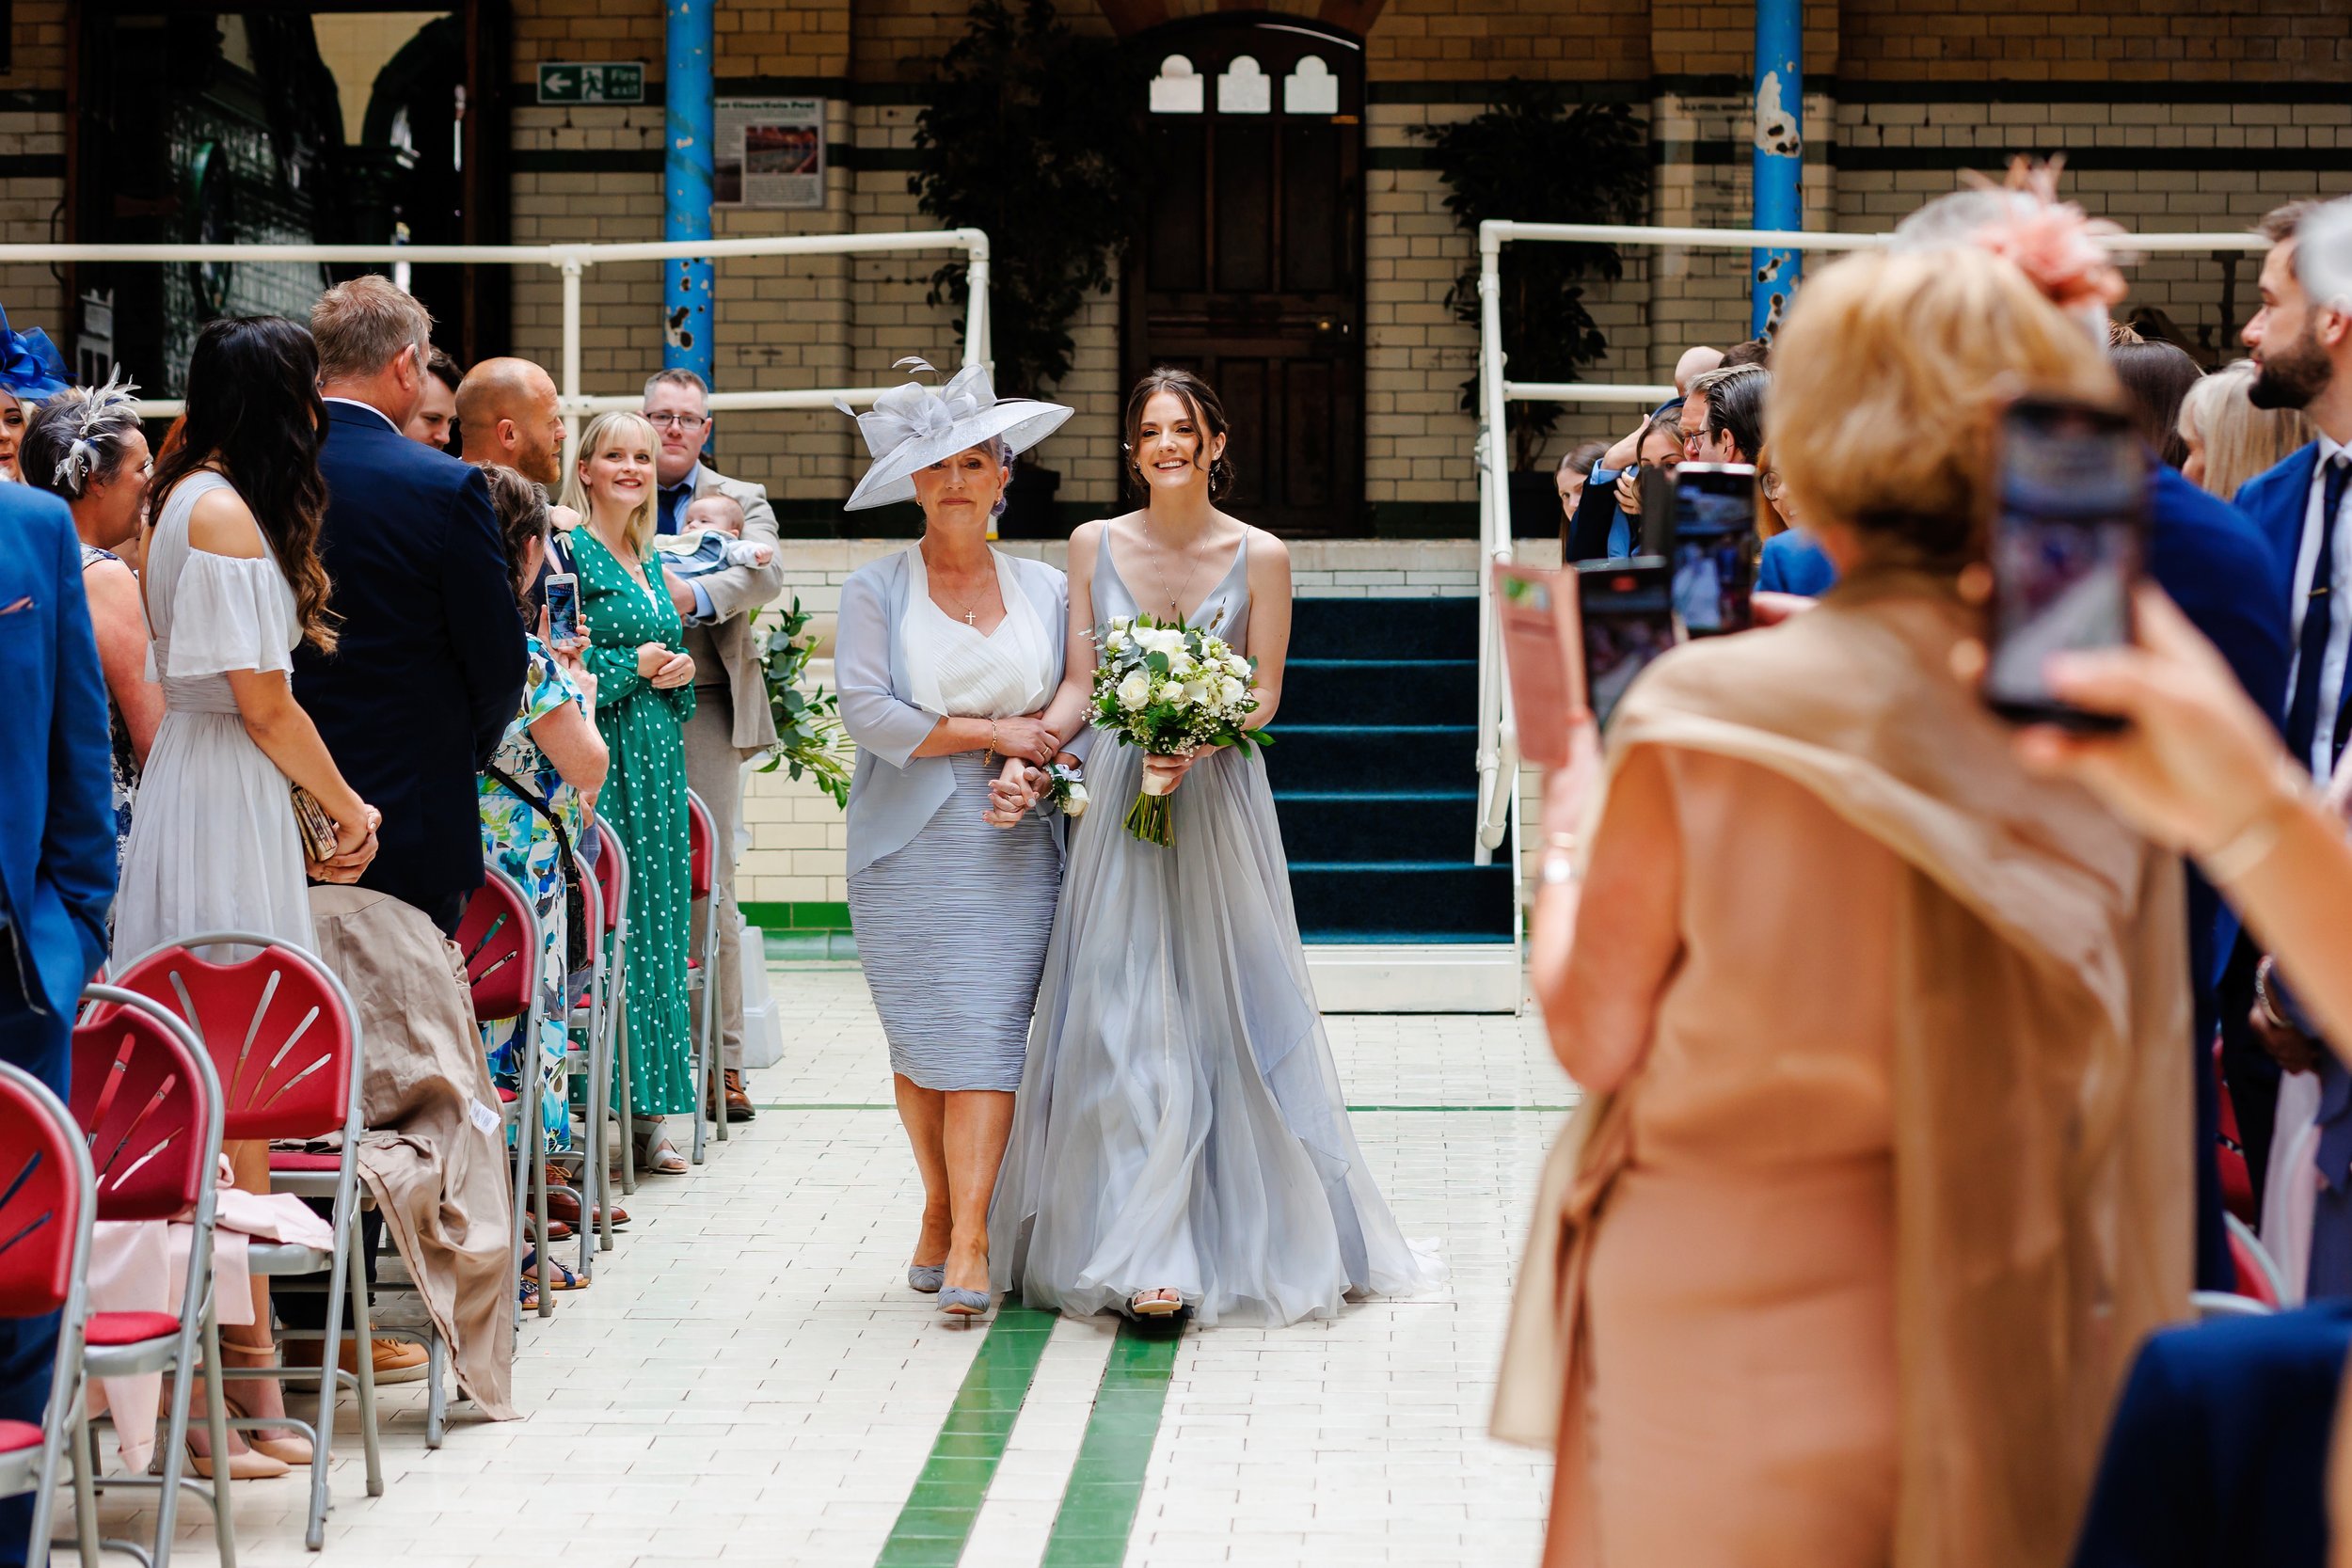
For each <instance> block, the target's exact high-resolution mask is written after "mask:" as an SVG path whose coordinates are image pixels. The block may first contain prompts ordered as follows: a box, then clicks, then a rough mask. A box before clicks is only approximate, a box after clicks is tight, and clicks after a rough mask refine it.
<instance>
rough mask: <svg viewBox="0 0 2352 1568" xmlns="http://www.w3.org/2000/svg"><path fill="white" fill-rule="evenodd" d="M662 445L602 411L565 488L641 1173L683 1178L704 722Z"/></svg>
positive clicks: (634, 423) (635, 417)
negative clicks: (598, 756)
mask: <svg viewBox="0 0 2352 1568" xmlns="http://www.w3.org/2000/svg"><path fill="white" fill-rule="evenodd" d="M659 450H660V446H659V444H658V443H657V442H656V440H655V438H654V432H653V426H652V425H650V424H648V423H646V422H645V420H644V416H643V415H639V414H628V413H612V414H602V415H599V416H597V417H596V420H593V421H591V422H590V424H589V426H588V430H587V433H586V435H584V436H582V437H581V439H580V449H579V451H580V455H579V458H578V461H577V462H576V463H575V464H574V466H573V468H572V472H571V474H570V476H569V477H568V478H567V479H566V480H565V481H564V505H565V506H568V507H570V508H571V509H572V510H573V511H575V512H578V513H579V514H580V516H581V517H582V518H583V519H585V521H584V522H583V523H582V525H581V526H580V527H578V528H575V529H574V530H572V531H571V533H570V534H569V535H568V536H567V537H568V539H569V541H570V546H571V550H570V553H571V559H572V566H573V569H574V570H575V571H577V572H578V573H579V574H580V613H581V614H582V615H583V616H585V617H586V618H587V620H588V622H589V623H590V625H591V626H593V627H594V630H593V631H592V632H591V634H590V641H589V646H588V649H587V653H586V655H585V658H586V662H587V666H588V668H589V669H590V670H592V671H594V672H595V673H596V682H597V689H598V690H599V692H600V693H601V694H602V705H601V707H600V708H599V710H598V712H597V714H596V727H597V728H598V729H600V730H602V731H603V732H604V738H605V743H606V744H607V745H608V746H610V747H611V748H612V773H611V775H610V777H609V779H608V781H607V783H606V785H605V790H604V799H603V815H604V819H605V820H606V821H607V822H608V823H610V824H612V830H613V832H616V833H618V834H619V835H620V839H621V847H623V848H624V849H626V850H627V851H628V864H629V873H628V876H629V880H628V890H629V891H628V906H629V907H628V979H627V981H626V983H625V990H626V992H627V995H626V1001H625V1004H624V1006H623V1009H622V1015H621V1022H622V1029H623V1038H624V1039H625V1040H626V1042H627V1049H628V1058H627V1065H628V1074H629V1100H630V1106H629V1109H630V1111H631V1113H632V1115H633V1118H634V1119H633V1121H632V1124H631V1132H632V1134H633V1136H634V1137H635V1139H636V1143H637V1148H638V1154H639V1158H638V1169H639V1170H641V1171H645V1172H651V1173H653V1174H655V1175H660V1176H683V1175H684V1174H685V1173H686V1169H687V1165H686V1160H685V1158H684V1156H682V1155H680V1154H679V1153H678V1151H677V1149H676V1148H675V1146H674V1145H673V1144H672V1143H671V1142H670V1140H669V1138H668V1137H667V1136H666V1135H665V1134H664V1133H663V1132H662V1123H661V1118H662V1117H665V1116H686V1115H689V1114H691V1112H692V1110H693V1108H694V1083H693V1071H692V1068H691V1043H692V1042H691V1037H690V1034H689V1029H688V1024H687V1012H686V945H687V937H688V933H689V930H690V928H691V927H690V925H689V920H688V913H687V910H688V905H689V904H690V903H691V900H692V898H693V886H692V879H691V869H690V866H689V863H688V862H689V832H690V828H689V824H688V818H687V810H686V721H687V720H689V719H691V718H692V717H693V715H694V661H693V660H692V659H691V658H690V657H687V656H686V654H685V653H683V652H682V651H681V649H682V647H683V645H684V643H685V640H686V639H685V628H684V626H682V625H681V624H680V622H679V620H678V612H677V607H676V606H675V604H673V603H672V602H671V600H670V595H669V592H668V590H667V587H666V586H665V584H664V583H663V581H662V578H661V567H660V559H659V557H657V556H656V554H655V553H654V547H653V537H654V514H655V499H654V467H653V459H654V453H655V452H656V451H659ZM619 1066H620V1064H619V1063H616V1064H615V1072H616V1077H615V1081H614V1091H615V1101H614V1102H615V1103H616V1104H617V1103H618V1102H619V1101H618V1088H619V1082H618V1077H617V1072H618V1068H619Z"/></svg>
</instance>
